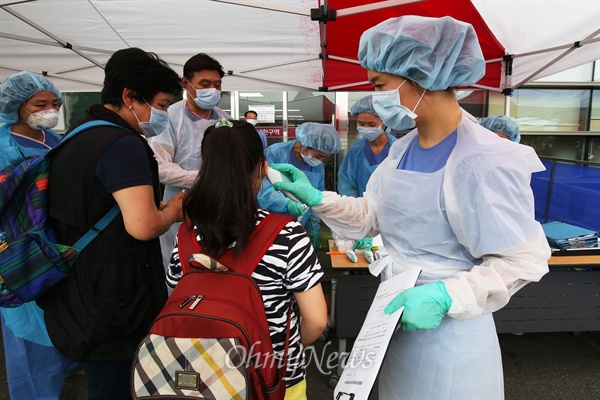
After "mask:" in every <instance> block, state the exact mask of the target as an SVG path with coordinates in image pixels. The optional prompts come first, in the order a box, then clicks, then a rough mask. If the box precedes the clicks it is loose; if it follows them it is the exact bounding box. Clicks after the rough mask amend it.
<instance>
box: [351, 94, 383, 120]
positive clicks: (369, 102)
mask: <svg viewBox="0 0 600 400" xmlns="http://www.w3.org/2000/svg"><path fill="white" fill-rule="evenodd" d="M363 113H364V114H373V115H375V116H377V117H379V115H377V113H376V112H375V108H373V96H371V95H368V96H365V97H363V98H362V99H360V100H358V101H357V102H356V103H354V104H353V105H352V108H350V114H351V115H354V116H357V115H358V114H363Z"/></svg>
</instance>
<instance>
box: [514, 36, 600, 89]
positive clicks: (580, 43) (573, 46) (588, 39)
mask: <svg viewBox="0 0 600 400" xmlns="http://www.w3.org/2000/svg"><path fill="white" fill-rule="evenodd" d="M598 34H600V29H598V30H596V31H594V32H592V33H591V34H589V35H588V36H586V38H585V39H583V40H581V41H578V42H575V43H573V44H571V45H569V48H568V49H567V50H566V51H565V52H563V53H562V54H559V55H558V56H556V57H555V58H554V59H552V60H551V61H550V62H548V63H546V64H545V65H543V66H542V67H540V68H538V70H537V71H535V72H533V73H532V74H530V75H529V76H528V77H526V78H525V79H523V80H521V82H519V83H518V84H516V85H515V87H517V88H518V87H520V86H522V85H523V84H524V83H526V82H530V81H532V80H533V78H535V77H536V76H538V75H539V74H540V73H542V72H544V71H545V70H546V69H548V68H550V67H551V66H552V65H554V64H556V63H557V62H558V61H560V60H561V59H563V58H564V57H566V56H567V55H569V54H570V53H572V52H573V51H575V50H577V49H579V48H580V47H582V46H583V45H584V44H589V43H596V42H600V38H594V37H595V36H598ZM559 48H562V46H559ZM545 50H546V51H545V52H549V51H553V50H550V49H545ZM542 52H544V51H540V52H535V53H536V54H537V53H542ZM529 55H531V54H529ZM521 56H523V54H521Z"/></svg>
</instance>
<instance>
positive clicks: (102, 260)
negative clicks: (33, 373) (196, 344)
mask: <svg viewBox="0 0 600 400" xmlns="http://www.w3.org/2000/svg"><path fill="white" fill-rule="evenodd" d="M127 135H135V137H137V138H139V140H140V141H142V142H143V144H144V146H145V149H146V152H147V155H148V159H149V160H150V164H151V168H152V175H153V182H154V185H153V186H154V200H155V203H156V204H157V205H158V204H159V203H160V186H159V180H158V164H157V162H156V160H155V159H154V153H153V152H152V149H151V148H150V147H149V146H148V144H147V143H146V141H145V139H144V138H142V137H141V136H140V135H138V134H137V133H135V132H132V131H131V130H129V129H120V128H116V127H97V128H91V129H89V130H87V131H85V132H82V133H80V134H79V135H78V136H76V137H75V138H73V139H72V140H70V141H69V143H65V145H64V146H61V148H60V149H58V151H57V153H56V154H55V155H54V157H53V159H52V165H51V170H50V181H49V187H50V190H49V192H50V223H51V224H52V226H53V227H54V228H55V229H56V231H57V234H58V237H59V243H64V244H69V245H71V244H73V243H75V242H76V241H77V240H78V239H79V238H80V237H81V236H82V235H83V234H84V233H85V232H86V231H87V230H88V229H89V228H91V227H92V226H93V225H94V224H95V223H96V222H97V221H98V220H99V219H100V218H101V217H102V216H103V215H104V214H106V212H107V211H108V210H110V209H111V208H112V207H113V206H114V205H115V204H116V202H115V200H114V198H112V196H111V197H110V198H108V199H105V198H102V197H101V196H100V195H99V194H98V191H97V190H96V186H95V185H96V178H95V171H96V165H97V163H98V160H99V158H100V156H101V155H102V153H103V152H104V150H105V149H106V148H107V147H108V146H109V145H110V144H111V143H113V142H114V141H115V140H117V139H119V138H121V137H124V136H127ZM164 282H165V277H164V268H163V265H162V258H161V253H160V244H159V240H158V238H156V239H153V240H149V241H140V240H137V239H135V238H133V237H132V236H131V235H129V234H128V233H127V231H126V230H125V225H124V223H123V217H122V215H121V214H119V215H117V216H116V217H115V219H114V220H113V221H112V222H111V223H110V224H109V225H108V227H107V228H106V229H105V230H104V231H102V232H101V233H100V235H98V237H97V238H95V239H94V241H92V242H91V243H90V244H89V245H88V246H87V247H86V248H85V249H84V250H83V251H82V253H81V254H80V255H79V257H78V258H77V260H76V262H75V264H74V266H73V268H72V270H71V273H70V275H69V276H68V277H67V278H66V279H65V280H64V281H62V282H61V283H60V284H59V285H58V286H57V287H56V288H55V289H53V290H52V291H50V292H49V293H48V294H47V295H45V296H43V297H42V298H41V299H39V300H38V304H39V305H40V307H42V308H43V309H44V315H45V321H46V326H47V328H48V333H49V335H50V338H51V339H52V342H53V343H54V345H55V347H56V348H57V349H58V350H59V351H60V352H61V353H62V354H63V355H65V356H67V357H68V358H70V359H73V360H76V361H80V360H117V359H127V358H131V357H132V355H133V353H134V352H135V350H136V347H137V345H138V344H139V342H140V340H141V339H142V338H143V336H144V335H145V334H146V333H147V330H148V327H149V326H150V324H151V323H152V321H153V320H154V318H155V317H156V315H157V314H158V312H159V311H160V310H161V309H162V307H163V306H164V304H165V302H166V298H167V295H166V286H165V283H164Z"/></svg>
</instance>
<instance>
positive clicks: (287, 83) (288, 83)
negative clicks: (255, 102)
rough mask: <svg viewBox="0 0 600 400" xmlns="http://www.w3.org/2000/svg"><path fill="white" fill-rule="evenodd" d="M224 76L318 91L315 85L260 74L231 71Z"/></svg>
mask: <svg viewBox="0 0 600 400" xmlns="http://www.w3.org/2000/svg"><path fill="white" fill-rule="evenodd" d="M225 76H226V77H227V76H237V77H238V78H248V79H254V80H256V81H263V82H270V83H278V84H280V85H285V86H295V87H297V88H301V89H308V90H310V91H311V92H314V91H318V89H317V88H315V87H309V86H302V85H298V84H296V83H290V82H284V81H280V80H275V79H272V78H262V77H260V76H253V75H246V74H235V73H233V74H230V75H225Z"/></svg>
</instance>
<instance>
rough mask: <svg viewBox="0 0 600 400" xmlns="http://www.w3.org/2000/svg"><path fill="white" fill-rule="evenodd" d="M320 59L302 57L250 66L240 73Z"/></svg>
mask: <svg viewBox="0 0 600 400" xmlns="http://www.w3.org/2000/svg"><path fill="white" fill-rule="evenodd" d="M319 60H320V58H318V57H308V58H302V59H299V60H292V61H285V62H281V63H276V64H269V65H261V66H259V67H254V68H250V69H244V70H242V71H239V73H240V74H245V73H247V72H252V71H262V70H264V69H269V68H275V67H282V66H284V65H290V64H298V63H301V62H308V61H319Z"/></svg>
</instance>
